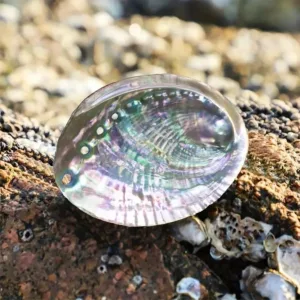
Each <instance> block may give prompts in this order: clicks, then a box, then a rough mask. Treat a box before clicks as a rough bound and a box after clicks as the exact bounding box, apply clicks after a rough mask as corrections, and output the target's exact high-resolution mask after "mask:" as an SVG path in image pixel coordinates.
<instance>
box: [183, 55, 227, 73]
mask: <svg viewBox="0 0 300 300" xmlns="http://www.w3.org/2000/svg"><path fill="white" fill-rule="evenodd" d="M221 64H222V61H221V57H220V56H219V55H218V54H204V55H201V56H199V55H198V56H196V55H195V56H192V57H190V58H189V59H188V61H187V63H186V67H187V68H190V69H196V70H198V71H209V72H217V71H219V70H220V69H221Z"/></svg>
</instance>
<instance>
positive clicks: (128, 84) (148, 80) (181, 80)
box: [53, 74, 249, 227]
mask: <svg viewBox="0 0 300 300" xmlns="http://www.w3.org/2000/svg"><path fill="white" fill-rule="evenodd" d="M164 87H165V88H174V87H176V88H179V89H184V90H189V91H191V92H195V93H199V94H202V95H203V96H205V97H207V98H208V99H209V100H210V101H211V102H213V103H214V104H215V105H216V106H218V107H219V108H220V109H221V110H222V111H223V112H224V113H225V114H226V115H227V117H228V118H229V120H230V122H231V123H232V128H233V131H234V142H235V143H236V144H237V151H239V152H240V153H239V155H238V158H236V159H235V164H234V169H233V171H232V172H231V173H228V174H227V175H226V177H227V178H226V182H225V183H226V184H222V185H219V187H218V190H217V191H215V192H214V193H212V194H210V195H209V197H208V199H206V200H207V201H206V202H205V203H204V205H203V204H202V205H195V204H193V205H191V206H192V207H189V209H187V210H186V211H185V213H181V215H180V217H177V218H176V220H171V221H170V220H169V221H167V222H165V219H164V218H163V216H162V218H161V219H162V220H163V222H156V223H153V224H152V223H151V224H149V223H147V224H145V223H144V224H132V223H131V224H129V223H125V222H121V221H120V222H119V221H116V220H114V221H112V220H107V219H105V215H103V216H101V218H99V217H98V216H96V215H95V214H93V213H92V212H89V211H87V210H86V209H85V208H83V207H81V206H78V205H75V204H74V203H73V202H72V200H70V199H68V198H67V196H66V195H65V193H64V192H63V191H62V190H61V188H60V185H61V184H60V182H58V176H55V181H56V183H57V186H58V187H59V189H60V190H61V192H62V194H64V196H65V197H66V199H68V201H70V202H71V203H72V204H73V205H75V206H76V207H77V208H78V209H80V210H81V211H83V212H85V213H86V214H88V215H90V216H92V217H94V218H96V219H99V220H101V221H105V222H108V223H112V224H116V225H121V226H126V227H145V226H147V227H150V226H158V225H164V224H168V223H172V222H176V221H179V220H182V219H185V218H187V217H189V216H193V215H195V214H197V213H199V212H201V211H203V210H204V209H206V208H207V207H208V206H210V205H212V204H213V203H214V202H216V201H217V200H218V199H220V197H221V196H222V195H223V194H224V192H225V191H226V190H227V189H228V188H229V187H230V185H231V184H232V183H233V181H234V180H235V178H236V177H237V175H238V174H239V172H240V171H241V169H242V167H243V165H244V162H245V160H246V156H247V153H248V147H249V142H248V134H247V129H246V126H245V123H244V121H243V119H242V117H241V116H240V114H239V113H238V110H237V108H236V107H235V105H234V104H233V103H232V102H231V101H230V100H228V98H226V97H225V96H224V95H222V94H221V93H220V92H219V91H217V90H215V89H213V88H212V87H211V86H209V85H208V84H206V83H203V82H199V81H197V80H194V79H191V78H188V77H183V76H178V75H175V74H151V75H141V76H134V77H131V78H126V79H123V80H120V81H117V82H113V83H110V84H108V85H106V86H104V87H102V88H100V89H98V90H96V91H95V92H94V93H92V94H90V95H89V96H88V97H86V98H85V99H84V100H83V101H82V102H81V103H80V104H79V105H78V106H77V107H76V109H75V110H74V111H73V113H72V114H71V116H70V118H69V120H68V122H67V124H66V125H65V127H64V129H63V131H62V132H61V135H60V137H59V140H58V142H57V147H56V153H55V159H54V166H53V169H54V174H55V175H56V174H57V173H58V171H57V166H56V163H55V162H56V158H57V152H58V151H57V150H58V149H59V147H60V144H61V143H62V141H61V137H62V136H63V134H64V132H65V130H66V128H67V127H68V125H69V123H70V120H71V119H72V117H73V116H78V115H80V114H82V113H84V112H85V111H87V110H89V109H91V108H92V107H94V106H96V105H98V104H100V103H102V102H104V101H106V100H108V99H110V98H112V97H117V96H120V95H122V94H124V93H129V92H135V91H138V90H143V89H149V88H164ZM90 102H92V104H91V103H90ZM91 105H92V106H91ZM85 106H88V107H85ZM84 108H85V109H84ZM207 202H209V203H207ZM154 219H156V218H154Z"/></svg>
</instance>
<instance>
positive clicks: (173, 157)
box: [54, 75, 247, 226]
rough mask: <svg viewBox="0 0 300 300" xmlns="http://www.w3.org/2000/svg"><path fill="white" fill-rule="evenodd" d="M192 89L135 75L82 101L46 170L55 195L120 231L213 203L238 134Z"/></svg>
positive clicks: (238, 147) (238, 126) (169, 78)
mask: <svg viewBox="0 0 300 300" xmlns="http://www.w3.org/2000/svg"><path fill="white" fill-rule="evenodd" d="M151 77H152V78H151ZM149 78H150V81H151V80H152V79H153V83H152V84H151V85H150V86H149ZM174 80H176V83H177V84H176V85H174V82H173V81H174ZM192 82H193V81H191V80H188V79H185V78H179V77H177V76H175V75H152V76H142V77H136V78H131V79H127V80H125V81H123V82H118V83H115V84H112V85H109V86H107V87H105V88H104V89H101V90H99V91H97V92H96V93H94V94H92V95H91V96H90V97H88V98H87V99H86V100H84V101H83V102H82V104H81V105H80V106H79V107H78V108H77V109H76V110H75V112H74V113H73V115H72V116H71V118H70V120H69V122H68V124H67V125H66V127H65V129H64V131H63V133H62V135H61V137H60V139H59V142H58V147H57V152H56V158H55V164H54V171H55V175H56V182H57V184H58V186H59V187H60V189H61V191H62V192H63V194H64V195H65V196H66V197H67V198H68V199H69V200H70V201H71V202H72V203H73V204H74V205H76V206H77V207H78V208H79V209H81V210H83V211H85V212H86V213H88V214H90V215H92V216H94V217H96V218H99V219H102V220H105V221H108V222H112V223H116V224H122V225H126V226H152V225H158V224H164V223H169V222H173V221H176V220H179V219H182V218H185V217H188V216H191V215H194V214H196V213H197V212H199V211H202V210H203V209H204V208H206V207H207V206H208V205H210V204H212V203H213V202H214V201H216V200H217V199H218V198H219V197H220V196H221V195H222V194H223V193H224V191H225V190H226V189H227V188H228V187H229V185H230V184H231V183H232V182H233V180H234V179H235V177H236V176H237V174H238V172H239V171H240V169H241V167H242V165H243V162H244V160H245V156H246V152H247V135H246V130H245V127H244V124H243V121H242V120H241V118H240V116H239V115H238V113H237V112H236V110H235V108H234V106H233V105H232V104H231V103H230V102H229V101H228V100H227V99H225V98H223V97H222V96H221V95H220V94H218V93H216V92H214V91H212V90H211V89H210V88H209V87H207V86H206V85H203V84H200V83H195V82H193V84H192ZM114 85H115V90H114V89H113V88H114ZM124 87H125V88H124ZM216 99H217V100H216Z"/></svg>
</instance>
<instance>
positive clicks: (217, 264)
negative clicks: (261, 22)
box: [0, 0, 300, 300]
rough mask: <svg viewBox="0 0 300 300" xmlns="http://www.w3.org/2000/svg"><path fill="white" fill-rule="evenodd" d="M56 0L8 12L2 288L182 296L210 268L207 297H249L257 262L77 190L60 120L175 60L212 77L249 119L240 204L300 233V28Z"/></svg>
mask: <svg viewBox="0 0 300 300" xmlns="http://www.w3.org/2000/svg"><path fill="white" fill-rule="evenodd" d="M54 2H55V3H56V4H55V5H54V4H53V5H54V6H53V7H52V8H51V3H52V1H49V3H50V4H49V5H50V6H47V5H46V4H45V3H44V2H42V1H38V0H31V1H27V2H26V3H25V4H24V9H23V10H22V11H21V13H20V16H18V18H19V19H18V18H17V19H16V18H9V17H7V18H6V21H5V22H2V21H0V29H1V32H2V33H3V34H1V36H0V50H1V51H0V59H1V61H0V299H1V300H13V299H33V300H35V299H37V300H38V299H43V300H46V299H49V300H50V299H51V300H52V299H58V300H61V299H67V300H68V299H71V300H73V299H84V300H92V299H96V300H98V299H107V300H108V299H112V300H115V299H171V298H172V297H173V296H174V295H175V294H176V284H177V283H178V282H179V281H180V280H181V279H182V278H183V277H194V278H196V279H198V280H200V283H201V295H202V296H201V299H217V296H218V295H219V296H220V295H222V294H225V293H231V294H236V295H237V297H239V293H240V290H239V284H238V282H239V279H240V278H241V272H242V270H243V269H244V268H245V267H247V266H248V265H249V264H250V263H249V262H246V261H242V260H236V259H235V260H222V261H214V260H213V259H212V258H210V256H209V251H208V249H207V248H203V249H202V250H201V251H199V252H198V253H196V254H191V253H190V252H191V251H189V250H190V248H189V246H188V245H186V244H184V243H183V245H180V244H179V243H178V242H176V241H175V240H174V239H173V238H172V237H171V236H170V233H169V228H168V226H159V227H155V228H139V229H134V228H124V227H121V226H115V225H111V224H107V223H104V222H101V221H99V220H95V219H93V218H91V217H89V216H87V215H85V214H83V213H82V212H80V211H78V209H77V208H75V207H73V206H72V205H71V204H70V203H69V202H68V201H67V200H66V199H64V198H63V197H62V195H61V194H60V192H59V190H58V189H57V187H56V185H55V182H54V178H53V174H52V164H53V152H54V151H55V143H56V140H57V137H58V136H59V133H60V131H59V129H58V128H60V127H61V126H62V125H63V124H64V123H65V122H66V120H67V118H68V116H69V115H70V113H71V112H72V111H73V109H74V108H75V107H76V105H77V104H78V103H79V102H80V101H81V100H82V99H83V98H84V97H86V96H88V95H89V93H90V92H92V91H94V90H95V89H97V88H99V87H101V85H103V84H104V83H109V82H112V81H115V80H119V79H121V78H123V77H127V76H131V75H135V74H144V73H160V72H166V71H167V72H172V73H176V74H179V75H183V76H189V77H192V78H195V79H197V80H202V81H205V82H208V83H209V84H210V85H212V86H213V87H215V88H217V89H218V90H220V91H221V92H222V93H224V94H225V95H227V96H228V97H229V98H230V99H231V100H232V101H233V102H234V103H235V104H236V105H237V106H238V107H239V109H240V113H241V115H242V117H243V118H244V120H245V123H246V126H247V128H248V130H249V142H250V148H249V153H248V157H247V161H246V162H245V165H244V168H243V170H242V171H241V172H240V174H239V176H238V178H237V179H236V181H235V182H234V183H233V184H232V186H231V187H230V188H229V190H228V191H227V192H226V193H225V194H224V196H223V199H226V206H227V209H228V210H232V209H236V203H240V204H241V207H239V211H240V213H241V214H242V216H243V217H245V216H249V217H252V218H254V219H256V220H261V221H263V222H266V223H270V224H273V225H274V229H273V233H274V235H275V236H276V237H278V236H280V235H282V234H290V235H292V236H293V237H294V238H296V239H300V178H299V177H300V98H299V97H300V89H299V87H300V76H299V75H300V73H299V72H300V57H299V53H300V43H299V41H300V39H299V35H293V36H292V35H289V34H276V33H267V32H260V31H257V30H248V29H241V30H237V29H233V28H228V29H220V28H217V27H207V28H203V27H201V26H200V25H198V24H194V23H188V22H182V21H180V20H178V19H176V18H149V19H148V18H142V17H140V16H135V17H132V18H131V19H130V20H123V21H119V22H115V21H114V20H113V19H112V18H111V17H110V16H109V15H107V14H105V13H102V12H94V11H93V10H92V9H91V8H90V7H89V6H88V4H87V2H86V1H84V0H82V1H78V2H77V6H73V5H70V2H69V1H68V0H64V1H59V2H57V1H54ZM54 2H53V3H54ZM15 15H16V14H15ZM245 89H247V90H245ZM9 108H11V109H13V111H12V110H10V109H9ZM16 112H20V113H22V114H17V113H16ZM25 116H29V117H35V118H36V119H38V121H32V120H29V119H28V118H27V117H25ZM40 124H47V126H49V127H52V129H51V130H50V129H49V128H47V127H46V126H44V125H40ZM236 199H240V200H241V201H236ZM218 205H219V203H217V204H216V205H213V206H212V207H210V208H208V209H207V210H205V211H204V212H202V213H200V216H205V215H208V214H214V213H218ZM265 266H266V262H265V261H262V262H261V263H260V266H259V267H261V268H264V267H265ZM228 270H231V271H230V272H228ZM105 297H106V298H105Z"/></svg>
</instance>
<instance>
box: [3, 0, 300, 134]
mask: <svg viewBox="0 0 300 300" xmlns="http://www.w3.org/2000/svg"><path fill="white" fill-rule="evenodd" d="M0 32H1V34H0V104H1V103H2V104H4V105H6V106H8V107H10V108H12V109H13V110H15V111H17V112H21V113H24V114H25V115H27V116H29V117H33V118H35V119H37V120H38V121H39V122H41V123H44V124H47V125H48V126H50V127H54V128H61V127H62V126H63V125H64V124H65V123H66V121H67V120H68V118H69V116H70V114H71V112H72V111H73V110H74V109H75V108H76V106H77V105H78V104H79V103H80V102H81V101H82V100H83V99H84V98H85V97H87V96H88V95H89V94H90V93H92V92H94V91H95V90H97V89H98V88H100V87H102V86H103V85H105V84H108V83H111V82H114V81H117V80H120V79H122V78H125V77H129V76H135V75H141V74H154V73H165V72H168V73H175V74H178V75H182V76H188V77H191V78H194V79H196V80H200V81H204V82H207V83H208V84H210V85H211V86H213V87H214V88H216V89H218V90H220V91H221V92H222V93H224V94H225V95H226V96H227V97H228V98H230V99H231V100H232V101H233V102H234V101H235V98H236V97H244V98H245V99H252V100H253V99H255V98H257V97H260V99H263V101H265V102H266V103H267V102H268V101H270V99H278V100H280V101H281V102H280V103H284V102H286V101H292V102H293V105H294V106H296V107H297V105H299V109H300V98H299V97H300V0H263V1H262V0H0ZM245 101H247V100H245Z"/></svg>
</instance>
